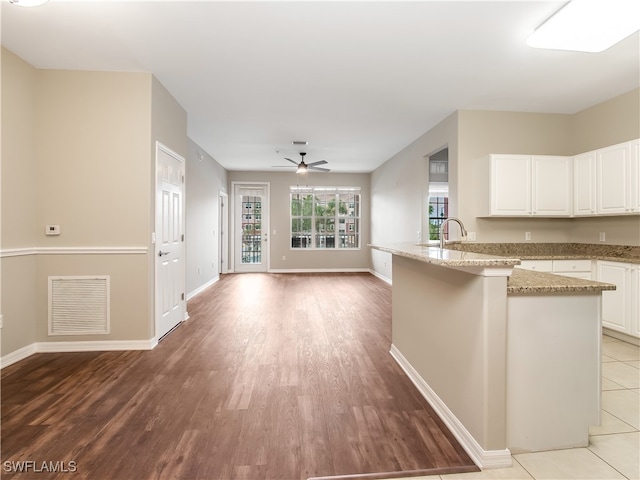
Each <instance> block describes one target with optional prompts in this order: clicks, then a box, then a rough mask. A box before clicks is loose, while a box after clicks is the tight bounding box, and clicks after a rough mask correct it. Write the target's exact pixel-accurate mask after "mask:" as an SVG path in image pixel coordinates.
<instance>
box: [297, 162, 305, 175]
mask: <svg viewBox="0 0 640 480" xmlns="http://www.w3.org/2000/svg"><path fill="white" fill-rule="evenodd" d="M296 173H307V164H306V163H304V161H303V162H301V163H300V165H298V169H297V170H296Z"/></svg>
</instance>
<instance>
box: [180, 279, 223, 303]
mask: <svg viewBox="0 0 640 480" xmlns="http://www.w3.org/2000/svg"><path fill="white" fill-rule="evenodd" d="M218 280H220V276H219V275H218V276H217V277H215V278H212V279H211V280H209V281H208V282H207V283H205V284H203V285H200V286H199V287H198V288H196V289H195V290H192V291H191V292H189V293H187V301H189V300H191V299H192V298H193V297H196V296H198V295H200V294H201V293H202V292H204V291H205V290H206V289H207V288H209V287H210V286H211V285H213V284H214V283H216V282H217V281H218Z"/></svg>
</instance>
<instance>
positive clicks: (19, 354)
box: [0, 338, 158, 369]
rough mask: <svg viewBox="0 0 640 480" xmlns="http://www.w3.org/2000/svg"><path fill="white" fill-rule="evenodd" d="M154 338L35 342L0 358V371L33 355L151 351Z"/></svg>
mask: <svg viewBox="0 0 640 480" xmlns="http://www.w3.org/2000/svg"><path fill="white" fill-rule="evenodd" d="M156 345H158V340H157V339H156V338H151V339H149V340H98V341H89V342H37V343H32V344H31V345H27V346H26V347H22V348H20V349H18V350H15V351H14V352H11V353H9V354H7V355H3V356H2V357H0V369H2V368H5V367H8V366H9V365H13V364H14V363H16V362H19V361H20V360H24V359H25V358H27V357H30V356H31V355H33V354H35V353H70V352H102V351H104V352H107V351H121V350H153V349H154V348H155V347H156Z"/></svg>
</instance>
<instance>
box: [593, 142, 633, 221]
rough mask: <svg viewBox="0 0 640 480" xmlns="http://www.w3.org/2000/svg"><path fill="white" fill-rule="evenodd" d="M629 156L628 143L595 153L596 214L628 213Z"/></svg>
mask: <svg viewBox="0 0 640 480" xmlns="http://www.w3.org/2000/svg"><path fill="white" fill-rule="evenodd" d="M629 154H630V146H629V143H622V144H620V145H614V146H612V147H608V148H603V149H601V150H598V151H597V156H596V172H597V178H598V187H597V188H598V195H597V207H596V211H597V213H599V214H612V213H615V214H620V213H628V211H629V203H630V198H629V197H630V195H629V189H628V184H629V179H630V172H629V165H630V159H629Z"/></svg>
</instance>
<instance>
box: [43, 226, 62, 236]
mask: <svg viewBox="0 0 640 480" xmlns="http://www.w3.org/2000/svg"><path fill="white" fill-rule="evenodd" d="M44 233H45V235H60V225H47V226H46V227H45V229H44Z"/></svg>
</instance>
